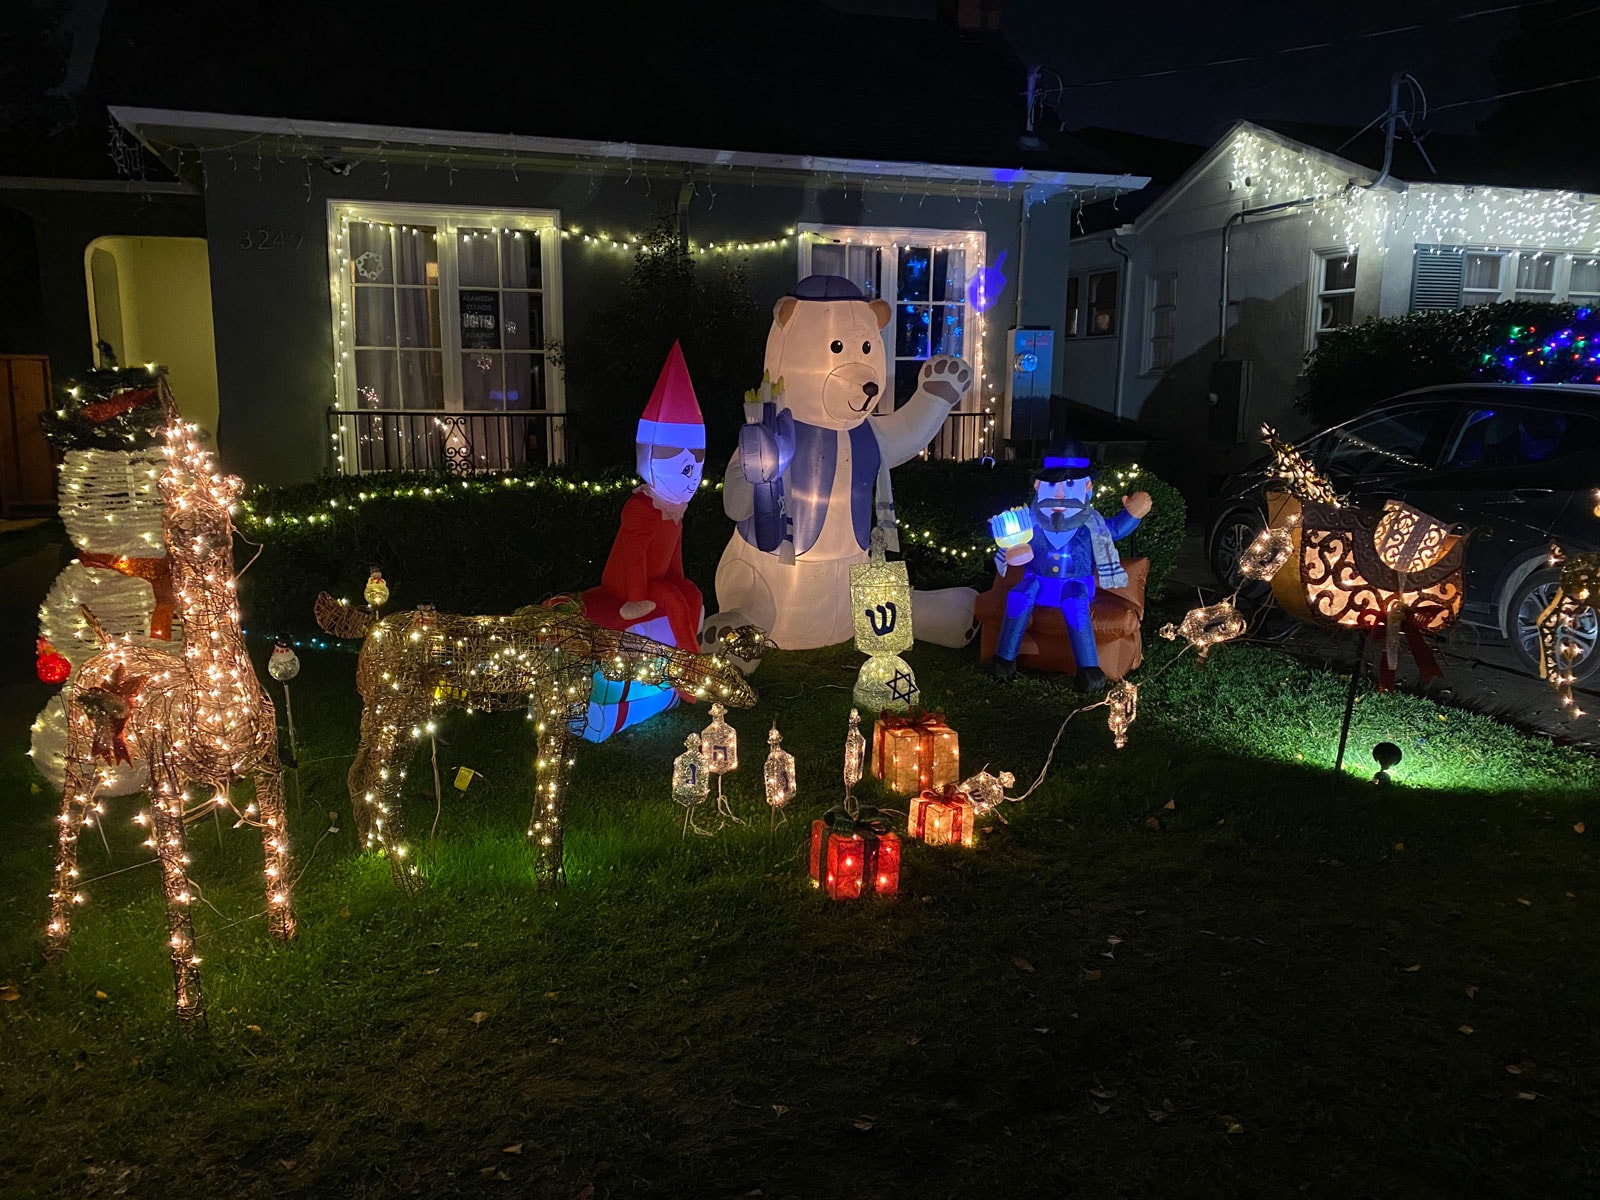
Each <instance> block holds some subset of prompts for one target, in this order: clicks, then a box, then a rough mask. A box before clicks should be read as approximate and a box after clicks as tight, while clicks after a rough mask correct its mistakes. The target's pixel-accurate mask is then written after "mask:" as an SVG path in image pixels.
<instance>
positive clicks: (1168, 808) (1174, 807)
mask: <svg viewBox="0 0 1600 1200" xmlns="http://www.w3.org/2000/svg"><path fill="white" fill-rule="evenodd" d="M1161 811H1162V812H1177V811H1178V802H1177V801H1176V800H1168V801H1167V802H1166V803H1165V804H1163V805H1162V806H1161Z"/></svg>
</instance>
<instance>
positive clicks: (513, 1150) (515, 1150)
mask: <svg viewBox="0 0 1600 1200" xmlns="http://www.w3.org/2000/svg"><path fill="white" fill-rule="evenodd" d="M500 1153H501V1154H521V1153H522V1143H521V1142H518V1143H517V1144H516V1145H515V1146H501V1147H500Z"/></svg>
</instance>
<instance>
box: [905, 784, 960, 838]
mask: <svg viewBox="0 0 1600 1200" xmlns="http://www.w3.org/2000/svg"><path fill="white" fill-rule="evenodd" d="M975 815H976V814H975V813H974V811H973V807H972V797H971V796H969V795H967V793H965V792H963V791H961V790H960V789H959V788H957V787H955V786H954V785H947V786H945V787H943V788H941V789H940V790H939V791H926V792H923V793H922V795H920V796H918V797H917V798H916V799H914V800H912V801H911V818H910V820H909V821H907V823H906V835H907V836H908V837H913V838H916V839H917V840H919V841H923V842H927V843H928V845H930V846H970V845H972V842H973V828H972V821H973V817H974V816H975Z"/></svg>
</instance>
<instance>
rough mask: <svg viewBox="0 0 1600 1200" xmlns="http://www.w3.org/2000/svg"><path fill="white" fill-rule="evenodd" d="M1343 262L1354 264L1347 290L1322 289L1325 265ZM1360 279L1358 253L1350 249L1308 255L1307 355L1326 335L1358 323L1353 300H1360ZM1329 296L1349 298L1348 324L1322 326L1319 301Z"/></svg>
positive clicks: (1343, 247) (1337, 249)
mask: <svg viewBox="0 0 1600 1200" xmlns="http://www.w3.org/2000/svg"><path fill="white" fill-rule="evenodd" d="M1341 260H1342V261H1346V262H1351V263H1354V264H1355V270H1354V277H1353V278H1352V279H1351V281H1350V286H1349V287H1347V288H1329V287H1326V286H1324V285H1325V283H1326V281H1327V278H1328V274H1327V271H1328V264H1329V263H1330V262H1334V261H1341ZM1360 279H1361V252H1360V250H1359V249H1358V250H1355V251H1354V252H1352V251H1351V248H1350V247H1349V246H1330V247H1325V248H1322V249H1317V250H1313V251H1312V252H1311V302H1310V304H1308V305H1307V306H1306V310H1307V311H1306V353H1308V354H1309V353H1311V351H1313V350H1315V349H1316V348H1317V344H1318V339H1319V338H1321V337H1322V335H1323V334H1325V333H1335V332H1337V331H1338V330H1340V329H1350V328H1352V327H1353V326H1355V325H1356V324H1357V323H1358V321H1357V313H1356V300H1357V299H1358V298H1359V296H1360V294H1361V291H1360ZM1330 296H1349V297H1350V324H1349V325H1329V326H1327V327H1324V326H1323V324H1322V302H1323V301H1324V300H1325V299H1326V298H1328V297H1330Z"/></svg>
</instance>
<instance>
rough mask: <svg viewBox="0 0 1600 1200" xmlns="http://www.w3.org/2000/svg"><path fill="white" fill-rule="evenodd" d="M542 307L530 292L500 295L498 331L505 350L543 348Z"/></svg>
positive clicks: (503, 293)
mask: <svg viewBox="0 0 1600 1200" xmlns="http://www.w3.org/2000/svg"><path fill="white" fill-rule="evenodd" d="M543 324H544V307H543V305H542V304H541V303H540V301H539V297H538V296H537V295H536V294H534V293H532V292H502V293H501V294H500V331H501V335H502V342H503V344H504V346H505V348H506V349H507V350H539V349H542V348H543V347H544V328H543Z"/></svg>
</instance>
